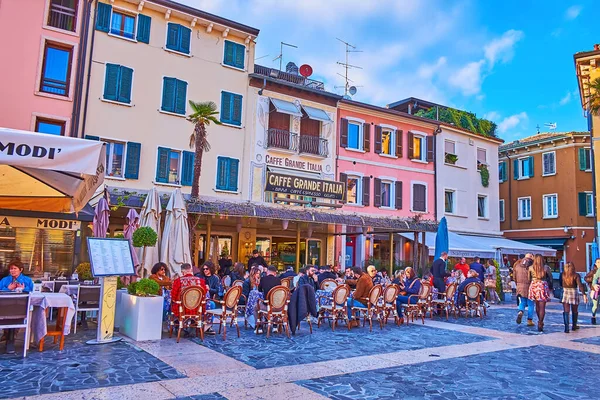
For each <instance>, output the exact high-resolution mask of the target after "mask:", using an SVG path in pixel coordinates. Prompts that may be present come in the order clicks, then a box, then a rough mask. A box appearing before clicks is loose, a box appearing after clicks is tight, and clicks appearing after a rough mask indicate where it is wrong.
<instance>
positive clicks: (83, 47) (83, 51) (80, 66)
mask: <svg viewBox="0 0 600 400" xmlns="http://www.w3.org/2000/svg"><path fill="white" fill-rule="evenodd" d="M93 1H94V0H86V1H85V6H84V9H83V12H82V13H81V18H82V24H81V25H82V26H81V30H82V31H81V36H80V37H79V49H80V50H79V55H78V57H77V81H76V85H75V96H74V97H73V113H72V118H71V129H70V131H69V136H71V137H79V134H78V131H77V128H78V127H79V113H80V112H81V96H82V94H83V90H82V89H83V74H84V73H85V57H86V55H87V40H88V35H89V31H90V12H91V9H92V7H91V5H92V2H93Z"/></svg>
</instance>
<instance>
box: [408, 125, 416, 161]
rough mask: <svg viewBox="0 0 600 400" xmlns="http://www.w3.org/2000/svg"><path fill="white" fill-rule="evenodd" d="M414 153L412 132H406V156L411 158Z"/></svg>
mask: <svg viewBox="0 0 600 400" xmlns="http://www.w3.org/2000/svg"><path fill="white" fill-rule="evenodd" d="M414 154H415V141H414V135H413V133H412V132H408V158H409V159H411V160H412V159H413V157H414Z"/></svg>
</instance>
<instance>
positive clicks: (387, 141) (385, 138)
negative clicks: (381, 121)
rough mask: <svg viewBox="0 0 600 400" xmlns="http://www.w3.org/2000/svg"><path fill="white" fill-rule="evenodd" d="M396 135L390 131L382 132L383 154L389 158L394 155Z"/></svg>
mask: <svg viewBox="0 0 600 400" xmlns="http://www.w3.org/2000/svg"><path fill="white" fill-rule="evenodd" d="M393 137H394V134H393V132H392V131H391V130H389V129H382V131H381V154H387V155H388V156H393V155H394V150H393V149H394V147H393V145H394V144H393V143H392V142H393Z"/></svg>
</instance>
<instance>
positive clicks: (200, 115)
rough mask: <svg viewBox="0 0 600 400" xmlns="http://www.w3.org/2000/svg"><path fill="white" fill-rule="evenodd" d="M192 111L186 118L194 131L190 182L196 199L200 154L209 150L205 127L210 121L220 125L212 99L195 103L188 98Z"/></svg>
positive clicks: (200, 166)
mask: <svg viewBox="0 0 600 400" xmlns="http://www.w3.org/2000/svg"><path fill="white" fill-rule="evenodd" d="M190 107H192V110H193V113H192V114H190V115H188V117H187V120H188V121H190V122H191V123H192V124H194V133H192V135H191V136H190V148H191V149H194V181H193V182H192V199H194V200H197V199H198V196H199V195H200V174H201V173H202V156H203V155H204V152H208V151H210V143H208V137H207V136H208V135H207V133H206V127H207V126H209V125H210V123H211V122H212V123H214V124H215V125H221V121H219V120H218V119H217V117H216V115H217V114H219V112H218V111H217V105H216V104H215V103H214V102H212V101H207V102H204V103H196V102H193V101H192V100H190Z"/></svg>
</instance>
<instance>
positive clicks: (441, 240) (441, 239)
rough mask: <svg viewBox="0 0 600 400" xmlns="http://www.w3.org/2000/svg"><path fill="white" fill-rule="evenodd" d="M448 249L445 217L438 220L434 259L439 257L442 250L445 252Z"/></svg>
mask: <svg viewBox="0 0 600 400" xmlns="http://www.w3.org/2000/svg"><path fill="white" fill-rule="evenodd" d="M449 249H450V242H449V240H448V223H447V222H446V217H443V218H442V219H441V220H440V224H439V225H438V230H437V235H435V256H434V259H435V260H437V259H438V258H440V255H441V254H442V252H443V251H445V252H446V253H447V252H448V250H449Z"/></svg>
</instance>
